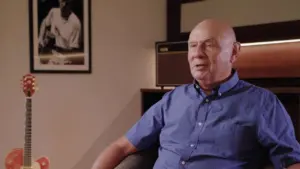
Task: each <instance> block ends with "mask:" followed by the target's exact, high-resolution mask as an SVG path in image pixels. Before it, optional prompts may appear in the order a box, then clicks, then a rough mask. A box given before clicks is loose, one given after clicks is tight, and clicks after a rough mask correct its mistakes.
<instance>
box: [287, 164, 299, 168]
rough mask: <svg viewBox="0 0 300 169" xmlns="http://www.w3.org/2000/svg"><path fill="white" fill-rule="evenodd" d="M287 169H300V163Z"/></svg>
mask: <svg viewBox="0 0 300 169" xmlns="http://www.w3.org/2000/svg"><path fill="white" fill-rule="evenodd" d="M287 169H300V163H297V164H293V165H291V166H289V167H288V168H287Z"/></svg>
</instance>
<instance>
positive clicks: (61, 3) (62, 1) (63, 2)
mask: <svg viewBox="0 0 300 169" xmlns="http://www.w3.org/2000/svg"><path fill="white" fill-rule="evenodd" d="M66 5H67V2H66V0H59V7H60V9H64V8H65V7H66Z"/></svg>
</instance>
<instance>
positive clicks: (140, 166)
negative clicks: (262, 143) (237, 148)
mask: <svg viewBox="0 0 300 169" xmlns="http://www.w3.org/2000/svg"><path fill="white" fill-rule="evenodd" d="M157 157H158V146H157V145H155V146H153V147H151V148H149V149H147V150H144V151H140V152H138V153H135V154H132V155H130V156H128V157H127V158H125V159H124V160H123V161H122V162H121V164H119V165H118V166H117V167H116V168H115V169H153V166H154V163H155V161H156V159H157ZM267 164H268V165H266V167H265V168H264V169H273V167H272V165H270V163H269V162H268V163H267Z"/></svg>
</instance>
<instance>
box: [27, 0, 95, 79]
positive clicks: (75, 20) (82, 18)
mask: <svg viewBox="0 0 300 169" xmlns="http://www.w3.org/2000/svg"><path fill="white" fill-rule="evenodd" d="M60 2H62V3H61V5H62V6H63V5H66V6H64V7H61V6H60ZM68 5H71V6H68ZM68 7H70V8H68ZM28 9H29V47H30V50H29V51H30V52H29V56H30V57H29V61H30V72H31V73H87V74H90V73H92V44H91V42H92V39H91V0H54V1H53V0H51V1H50V0H28ZM61 9H65V10H63V11H64V12H62V10H61ZM70 9H71V10H70ZM62 15H64V17H62ZM43 21H44V22H43Z"/></svg>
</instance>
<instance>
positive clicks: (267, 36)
mask: <svg viewBox="0 0 300 169" xmlns="http://www.w3.org/2000/svg"><path fill="white" fill-rule="evenodd" d="M166 1H167V28H166V34H167V37H166V41H167V42H179V41H187V40H188V36H189V34H190V32H182V31H181V6H182V4H185V3H193V2H200V1H204V0H181V1H176V0H175V1H174V0H166ZM299 28H300V19H299V20H291V21H285V22H273V23H267V24H257V25H248V26H239V27H234V28H233V29H234V31H235V32H236V36H237V39H238V41H239V42H241V43H251V42H262V41H275V40H290V39H298V38H300V31H299ZM249 32H251V33H249Z"/></svg>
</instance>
